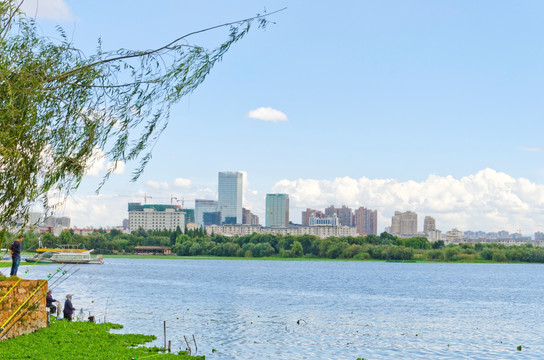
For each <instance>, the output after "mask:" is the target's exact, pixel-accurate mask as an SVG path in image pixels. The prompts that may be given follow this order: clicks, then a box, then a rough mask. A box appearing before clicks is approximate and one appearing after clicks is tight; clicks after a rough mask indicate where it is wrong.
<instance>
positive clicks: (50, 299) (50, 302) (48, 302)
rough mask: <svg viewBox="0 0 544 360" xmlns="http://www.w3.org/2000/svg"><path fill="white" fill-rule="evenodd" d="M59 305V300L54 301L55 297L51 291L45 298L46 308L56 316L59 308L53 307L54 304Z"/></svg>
mask: <svg viewBox="0 0 544 360" xmlns="http://www.w3.org/2000/svg"><path fill="white" fill-rule="evenodd" d="M55 302H56V303H58V301H57V300H55V299H53V295H51V290H49V291H48V292H47V296H46V297H45V303H46V306H47V307H48V308H49V310H50V311H49V313H50V314H56V313H57V307H56V306H55V305H53V303H55Z"/></svg>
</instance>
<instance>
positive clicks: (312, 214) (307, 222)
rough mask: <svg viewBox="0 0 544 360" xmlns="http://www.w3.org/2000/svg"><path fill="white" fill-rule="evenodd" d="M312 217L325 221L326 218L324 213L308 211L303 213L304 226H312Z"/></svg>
mask: <svg viewBox="0 0 544 360" xmlns="http://www.w3.org/2000/svg"><path fill="white" fill-rule="evenodd" d="M311 217H314V218H316V219H323V218H324V217H325V214H323V211H319V210H313V209H306V211H303V212H302V221H301V222H302V226H310V218H311Z"/></svg>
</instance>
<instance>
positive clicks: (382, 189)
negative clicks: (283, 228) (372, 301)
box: [273, 169, 544, 235]
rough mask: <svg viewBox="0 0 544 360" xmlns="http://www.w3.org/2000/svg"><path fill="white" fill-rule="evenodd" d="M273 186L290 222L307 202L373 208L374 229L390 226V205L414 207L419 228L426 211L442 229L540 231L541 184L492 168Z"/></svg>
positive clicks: (542, 225)
mask: <svg viewBox="0 0 544 360" xmlns="http://www.w3.org/2000/svg"><path fill="white" fill-rule="evenodd" d="M273 191H274V192H279V193H287V194H289V197H290V200H291V202H290V205H291V218H292V219H293V220H295V221H300V212H301V211H302V210H305V209H306V208H307V207H309V208H314V209H321V210H322V209H324V208H325V207H328V206H330V205H335V206H341V205H344V204H345V205H347V206H350V207H351V208H352V209H354V210H355V209H356V208H358V207H359V206H366V207H368V208H371V209H377V210H378V214H379V224H378V227H379V229H378V230H379V231H383V229H384V227H385V226H390V225H391V216H392V215H393V213H394V212H395V210H399V211H406V210H412V211H416V212H417V213H418V215H419V217H418V222H419V228H420V229H421V228H422V227H423V218H424V217H425V216H426V215H430V216H433V217H434V218H435V219H436V223H437V227H438V228H439V229H441V230H443V231H447V230H450V229H452V228H454V227H457V228H459V229H460V230H483V231H498V230H503V229H504V230H507V231H510V232H515V231H517V230H518V229H519V228H521V230H522V231H523V233H524V234H528V235H529V234H532V233H533V232H535V231H542V230H544V221H542V220H541V219H542V218H543V216H544V185H541V184H536V183H533V182H531V181H529V180H527V179H524V178H518V179H515V178H513V177H511V176H509V175H508V174H506V173H503V172H497V171H495V170H493V169H484V170H481V171H479V172H477V173H476V174H473V175H469V176H465V177H462V178H459V179H456V178H454V177H452V176H437V175H430V176H429V177H428V178H427V179H426V180H424V181H421V182H417V181H403V182H400V181H397V180H394V179H368V178H365V177H363V178H360V179H352V178H349V177H344V178H336V179H334V180H332V181H330V180H314V179H298V180H294V181H290V180H281V181H278V182H277V183H276V184H275V185H274V187H273Z"/></svg>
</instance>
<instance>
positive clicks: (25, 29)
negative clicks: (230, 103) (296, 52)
mask: <svg viewBox="0 0 544 360" xmlns="http://www.w3.org/2000/svg"><path fill="white" fill-rule="evenodd" d="M270 14H271V13H270ZM270 14H264V15H260V14H258V15H257V16H255V17H252V18H248V19H244V20H240V21H236V22H232V23H227V24H223V25H218V26H215V27H211V28H207V29H203V30H199V31H195V32H192V33H189V34H185V35H183V36H180V37H178V38H177V39H175V40H174V41H172V42H170V43H168V44H166V45H164V46H162V47H159V48H156V49H152V50H145V51H140V50H126V49H119V50H115V51H103V50H102V47H101V45H100V41H98V46H97V50H96V52H95V53H93V54H84V53H83V52H82V51H81V50H79V49H77V48H76V47H75V46H74V44H72V43H71V42H70V41H68V39H67V37H66V36H65V33H64V31H63V30H62V28H60V27H58V28H57V31H58V33H59V34H60V40H54V39H53V38H51V37H44V36H41V35H39V33H38V31H37V29H36V25H35V21H34V19H32V18H30V17H28V16H26V15H25V14H23V13H22V12H20V11H19V9H18V7H17V5H13V3H12V2H11V1H5V2H0V187H1V189H0V226H1V227H2V228H4V229H5V228H6V226H7V225H8V224H9V223H10V221H12V219H13V218H14V217H15V216H17V217H19V218H21V217H23V218H25V219H27V218H28V213H29V209H30V207H31V206H32V205H33V204H35V203H36V202H41V203H43V206H44V208H45V209H50V208H51V201H50V199H51V194H52V193H55V194H60V195H62V196H66V195H68V193H69V192H70V191H72V190H74V189H76V188H77V187H78V185H79V184H80V182H81V179H82V177H83V176H84V174H85V172H86V170H87V169H88V168H89V166H90V165H91V163H92V161H93V156H94V154H96V153H97V149H100V150H101V152H102V153H104V154H105V157H106V158H107V160H109V161H110V162H111V163H112V164H114V165H113V166H112V167H111V168H110V169H109V170H108V172H107V173H106V175H105V177H104V178H103V181H102V183H101V184H103V183H104V181H106V180H107V178H108V177H109V175H110V174H111V173H112V172H113V171H114V170H115V166H116V165H117V164H118V163H119V162H121V161H122V162H130V161H136V162H137V163H138V166H136V170H135V172H134V173H133V178H132V179H133V180H136V179H137V178H138V176H139V175H140V174H141V173H142V171H143V169H144V167H145V165H146V164H147V162H148V161H149V160H150V158H151V152H150V149H152V147H153V144H154V143H155V142H156V141H157V139H158V137H159V135H160V134H161V132H162V131H163V130H164V129H165V127H166V126H167V124H168V121H169V117H170V109H171V106H172V105H173V104H174V103H176V102H177V101H179V100H180V99H181V98H182V97H183V96H185V95H187V94H189V93H191V92H192V91H194V90H195V89H196V88H197V87H198V86H199V85H200V84H201V83H202V82H203V81H204V80H205V78H206V76H207V75H208V74H209V73H210V70H211V69H212V68H213V66H214V65H215V64H216V63H217V62H218V61H220V60H221V59H222V57H223V56H224V54H225V53H226V52H227V51H228V50H229V48H230V47H231V45H233V44H234V43H236V42H237V41H239V40H240V39H242V38H243V37H244V36H245V35H246V34H247V33H248V31H249V29H250V27H251V25H252V23H255V22H256V23H257V25H258V27H259V28H264V27H266V25H267V23H268V21H267V20H266V18H265V17H266V16H268V15H270ZM218 28H227V29H229V32H228V36H227V38H226V39H225V40H224V41H223V42H220V43H219V45H218V46H217V47H216V48H213V49H207V48H204V47H201V46H198V45H195V44H192V43H191V42H190V40H191V36H193V35H195V34H198V33H202V32H205V31H211V30H214V29H218Z"/></svg>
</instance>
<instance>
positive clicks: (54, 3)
mask: <svg viewBox="0 0 544 360" xmlns="http://www.w3.org/2000/svg"><path fill="white" fill-rule="evenodd" d="M19 1H20V0H19ZM21 10H22V11H23V12H24V13H26V14H27V15H28V16H31V17H37V18H44V19H50V20H57V21H70V20H74V19H75V17H74V15H73V14H72V12H71V11H70V8H69V7H68V4H67V3H66V2H65V1H64V0H44V1H40V0H24V2H23V4H22V5H21Z"/></svg>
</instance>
